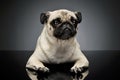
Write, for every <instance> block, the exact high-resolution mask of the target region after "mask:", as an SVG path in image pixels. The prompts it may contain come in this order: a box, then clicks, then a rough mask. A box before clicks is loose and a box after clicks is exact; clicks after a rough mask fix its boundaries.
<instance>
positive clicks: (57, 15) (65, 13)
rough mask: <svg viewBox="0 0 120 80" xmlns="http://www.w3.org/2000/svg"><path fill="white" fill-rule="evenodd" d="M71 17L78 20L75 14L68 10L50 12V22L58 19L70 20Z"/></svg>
mask: <svg viewBox="0 0 120 80" xmlns="http://www.w3.org/2000/svg"><path fill="white" fill-rule="evenodd" d="M71 17H74V18H75V19H76V16H75V13H74V12H72V11H67V10H58V11H53V12H50V17H49V19H50V21H52V20H53V19H56V18H61V19H62V21H66V20H69V19H70V18H71Z"/></svg>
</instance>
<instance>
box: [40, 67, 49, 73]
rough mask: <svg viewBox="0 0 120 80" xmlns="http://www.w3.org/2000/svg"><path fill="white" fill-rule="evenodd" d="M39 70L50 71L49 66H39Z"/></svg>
mask: <svg viewBox="0 0 120 80" xmlns="http://www.w3.org/2000/svg"><path fill="white" fill-rule="evenodd" d="M38 71H42V72H49V68H47V67H39V68H38Z"/></svg>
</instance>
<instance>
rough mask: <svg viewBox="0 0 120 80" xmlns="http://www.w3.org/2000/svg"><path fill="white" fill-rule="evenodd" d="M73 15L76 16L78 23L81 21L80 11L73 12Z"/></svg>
mask: <svg viewBox="0 0 120 80" xmlns="http://www.w3.org/2000/svg"><path fill="white" fill-rule="evenodd" d="M75 15H76V17H77V21H78V23H80V22H81V21H82V14H81V12H75Z"/></svg>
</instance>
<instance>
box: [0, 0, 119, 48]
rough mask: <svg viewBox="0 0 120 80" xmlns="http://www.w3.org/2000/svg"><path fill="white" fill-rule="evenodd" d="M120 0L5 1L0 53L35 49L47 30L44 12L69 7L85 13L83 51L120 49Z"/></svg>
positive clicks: (0, 18)
mask: <svg viewBox="0 0 120 80" xmlns="http://www.w3.org/2000/svg"><path fill="white" fill-rule="evenodd" d="M119 4H120V3H119V0H118V1H117V0H3V1H1V2H0V50H34V49H35V45H36V41H37V38H38V36H39V35H40V33H41V30H42V29H43V25H41V24H40V20H39V17H40V13H41V12H46V11H49V10H56V9H61V8H66V9H69V10H73V11H81V13H82V17H83V20H82V22H81V24H79V32H78V35H77V38H78V41H79V42H80V44H81V49H82V50H120V37H119V34H120V21H119V19H120V5H119Z"/></svg>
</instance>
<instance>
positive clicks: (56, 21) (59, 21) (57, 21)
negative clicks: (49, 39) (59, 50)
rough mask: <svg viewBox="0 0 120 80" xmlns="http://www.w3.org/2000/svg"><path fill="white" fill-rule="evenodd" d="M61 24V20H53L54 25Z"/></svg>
mask: <svg viewBox="0 0 120 80" xmlns="http://www.w3.org/2000/svg"><path fill="white" fill-rule="evenodd" d="M60 23H61V20H60V18H57V19H55V20H53V24H54V25H58V24H60Z"/></svg>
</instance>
